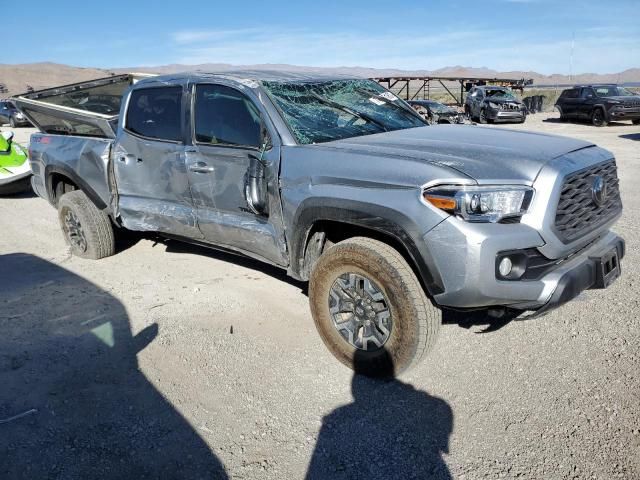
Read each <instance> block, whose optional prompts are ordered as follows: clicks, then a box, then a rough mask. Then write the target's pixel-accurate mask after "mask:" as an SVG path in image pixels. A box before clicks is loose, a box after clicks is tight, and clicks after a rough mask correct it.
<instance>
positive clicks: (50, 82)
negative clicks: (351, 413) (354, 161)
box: [0, 62, 640, 96]
mask: <svg viewBox="0 0 640 480" xmlns="http://www.w3.org/2000/svg"><path fill="white" fill-rule="evenodd" d="M196 70H199V71H207V72H221V73H222V72H229V71H233V70H270V71H274V70H276V71H280V70H289V71H296V72H300V73H336V74H344V75H353V76H357V77H372V78H375V77H390V76H405V77H406V76H442V77H468V78H512V79H522V78H525V79H532V80H533V84H534V86H536V85H538V86H542V85H543V86H554V85H568V84H573V83H620V84H625V83H634V84H635V83H638V82H640V68H630V69H628V70H625V71H623V72H618V73H608V74H598V73H582V74H579V75H574V76H573V77H570V76H568V75H563V74H552V75H543V74H541V73H537V72H531V71H528V72H525V71H512V72H498V71H496V70H492V69H490V68H485V67H481V68H474V67H463V66H460V65H456V66H452V67H445V68H439V69H437V70H412V71H409V70H401V69H375V68H367V67H335V68H324V67H306V66H299V65H281V64H261V65H230V64H226V63H207V64H201V65H180V64H170V65H160V66H155V67H140V66H138V67H130V68H81V67H74V66H70V65H62V64H57V63H48V62H45V63H29V64H19V65H7V64H0V84H4V86H5V89H6V93H4V94H3V95H5V96H10V95H16V94H18V93H22V92H24V91H26V90H27V89H28V88H29V87H31V88H33V89H35V90H39V89H42V88H48V87H53V86H57V85H64V84H68V83H75V82H82V81H85V80H91V79H94V78H100V77H106V76H109V75H111V74H113V73H125V72H145V73H159V74H162V73H176V72H183V71H196Z"/></svg>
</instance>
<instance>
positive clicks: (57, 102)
mask: <svg viewBox="0 0 640 480" xmlns="http://www.w3.org/2000/svg"><path fill="white" fill-rule="evenodd" d="M149 76H153V75H148V74H133V73H128V74H124V75H114V76H110V77H105V78H99V79H96V80H90V81H87V82H81V83H74V84H70V85H63V86H61V87H55V88H48V89H45V90H38V91H36V92H31V93H26V94H22V95H19V96H18V97H16V98H15V99H14V100H15V103H16V106H17V107H18V109H19V110H20V111H21V112H22V113H24V115H25V116H26V117H27V118H28V119H29V120H30V121H31V123H33V124H34V125H35V126H36V127H37V128H38V129H39V130H40V131H41V132H43V133H47V134H52V135H73V136H85V137H100V138H115V135H116V131H117V126H118V116H119V114H120V106H121V102H122V96H123V94H124V93H125V91H126V90H127V89H128V88H129V86H131V85H132V84H134V83H136V82H137V81H138V80H140V79H142V78H146V77H149Z"/></svg>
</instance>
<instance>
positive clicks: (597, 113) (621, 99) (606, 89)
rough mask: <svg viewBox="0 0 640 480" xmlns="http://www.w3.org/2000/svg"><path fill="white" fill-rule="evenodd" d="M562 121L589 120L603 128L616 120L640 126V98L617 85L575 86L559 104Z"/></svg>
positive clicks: (557, 103)
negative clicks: (627, 121) (628, 121)
mask: <svg viewBox="0 0 640 480" xmlns="http://www.w3.org/2000/svg"><path fill="white" fill-rule="evenodd" d="M555 106H556V108H557V109H558V111H559V112H560V119H562V120H588V121H591V123H593V124H594V125H595V126H596V127H604V126H605V125H607V123H609V122H611V121H614V120H616V121H617V120H631V121H632V122H633V124H634V125H639V124H640V95H638V94H637V93H634V92H632V91H631V90H627V89H626V88H624V87H619V86H618V85H613V84H612V85H576V86H575V87H573V88H569V89H567V90H564V91H563V92H562V94H561V95H560V97H558V100H557V101H556V105H555Z"/></svg>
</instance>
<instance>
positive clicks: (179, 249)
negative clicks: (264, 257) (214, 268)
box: [153, 238, 308, 296]
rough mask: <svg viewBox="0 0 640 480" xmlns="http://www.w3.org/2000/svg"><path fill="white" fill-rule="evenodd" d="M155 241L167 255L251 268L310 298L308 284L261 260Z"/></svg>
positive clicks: (220, 251)
mask: <svg viewBox="0 0 640 480" xmlns="http://www.w3.org/2000/svg"><path fill="white" fill-rule="evenodd" d="M153 241H155V242H156V244H159V243H161V244H162V245H164V246H165V248H166V252H167V253H173V254H191V255H201V256H206V257H209V258H214V259H216V260H220V261H223V262H229V263H232V264H234V265H238V266H239V267H244V268H249V269H251V270H254V271H256V272H261V273H264V274H265V275H269V276H270V277H273V278H275V279H276V280H280V281H281V282H285V283H288V284H290V285H293V286H294V287H297V288H299V289H300V290H301V291H302V293H303V294H304V295H307V296H308V288H307V287H308V284H307V282H300V281H298V280H295V279H294V278H292V277H290V276H288V275H287V272H286V270H284V269H282V268H278V267H275V266H273V265H269V264H268V263H265V262H262V261H260V260H255V259H253V258H250V257H247V256H244V255H240V254H236V253H233V252H228V251H225V250H221V249H215V248H212V247H205V246H199V245H194V244H191V243H186V242H181V241H178V240H169V239H166V238H153Z"/></svg>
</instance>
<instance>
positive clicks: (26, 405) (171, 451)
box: [0, 254, 227, 480]
mask: <svg viewBox="0 0 640 480" xmlns="http://www.w3.org/2000/svg"><path fill="white" fill-rule="evenodd" d="M0 281H1V283H2V289H1V290H0V332H2V335H1V336H0V385H1V387H0V422H1V424H0V430H1V432H2V434H1V435H0V458H2V461H1V462H0V478H3V479H14V478H15V479H18V478H20V479H22V478H25V479H27V478H29V479H31V478H33V479H36V478H65V479H89V478H101V479H102V478H114V479H123V478H136V479H139V478H140V479H141V478H154V479H155V478H163V479H164V478H167V479H179V478H184V479H190V480H191V479H200V478H206V479H226V478H227V474H226V473H225V469H224V467H223V466H222V464H221V463H220V461H219V460H218V458H217V457H216V455H215V454H214V453H213V452H212V451H211V449H210V448H209V447H208V445H207V444H206V442H205V441H204V440H203V439H202V438H200V436H199V435H198V433H197V432H196V431H195V430H194V429H193V427H192V426H191V425H190V424H189V422H188V421H187V420H186V419H185V418H184V417H182V415H181V414H180V413H179V412H178V411H177V410H176V409H175V408H174V407H173V405H172V404H171V403H170V402H169V401H167V399H165V398H164V396H163V395H162V393H161V392H159V391H158V390H157V389H156V388H155V386H154V385H153V384H152V383H151V382H150V381H149V380H148V379H147V378H146V376H145V375H144V373H143V372H142V371H141V370H140V369H139V365H138V359H137V355H138V354H139V353H140V352H141V351H142V350H144V349H145V348H146V347H147V346H148V345H149V344H150V343H151V342H152V341H153V340H154V339H155V337H156V335H157V333H158V327H157V325H156V324H153V325H150V326H148V327H147V328H145V329H143V330H142V331H140V332H139V333H138V334H137V335H133V334H132V332H131V327H130V325H129V318H128V315H127V312H126V310H125V308H124V306H123V305H122V304H121V303H120V302H119V301H118V300H117V299H116V298H115V297H113V296H112V295H110V294H109V293H108V292H106V291H104V290H102V289H101V288H99V287H97V286H96V285H94V284H92V283H91V282H89V281H87V280H85V279H83V278H82V277H80V276H78V275H75V274H74V273H71V272H69V271H68V270H65V269H63V268H61V267H59V266H57V265H55V264H53V263H50V262H48V261H46V260H43V259H41V258H38V257H35V256H33V255H26V254H10V255H0Z"/></svg>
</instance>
